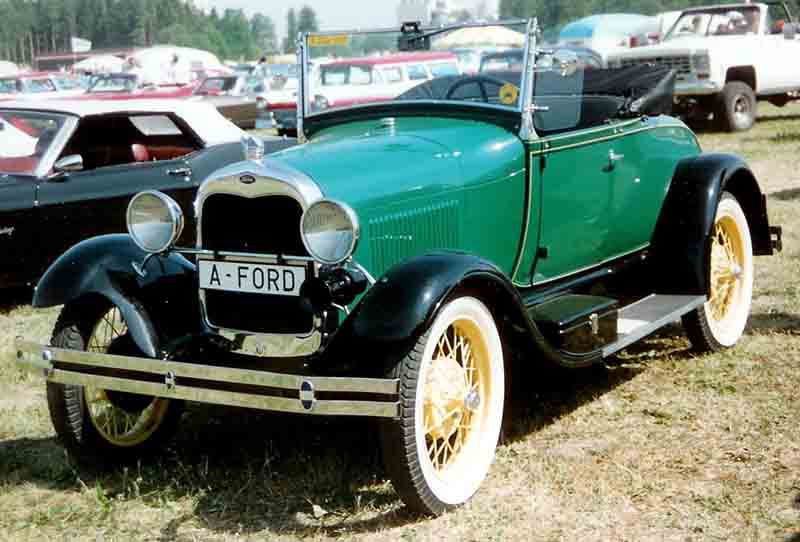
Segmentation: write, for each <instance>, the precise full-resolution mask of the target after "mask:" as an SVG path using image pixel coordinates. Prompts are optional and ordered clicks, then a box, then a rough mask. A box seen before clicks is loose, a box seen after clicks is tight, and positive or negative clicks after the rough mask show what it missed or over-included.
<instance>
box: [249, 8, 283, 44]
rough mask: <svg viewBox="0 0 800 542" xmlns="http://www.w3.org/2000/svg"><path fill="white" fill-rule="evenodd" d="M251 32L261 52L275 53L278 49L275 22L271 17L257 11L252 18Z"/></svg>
mask: <svg viewBox="0 0 800 542" xmlns="http://www.w3.org/2000/svg"><path fill="white" fill-rule="evenodd" d="M250 33H251V35H252V37H253V40H254V41H255V46H256V48H257V49H258V50H259V51H260V52H261V53H275V52H277V51H278V38H277V35H276V34H275V23H273V22H272V19H271V18H270V17H267V16H266V15H262V14H261V13H256V14H255V15H253V18H252V19H251V20H250Z"/></svg>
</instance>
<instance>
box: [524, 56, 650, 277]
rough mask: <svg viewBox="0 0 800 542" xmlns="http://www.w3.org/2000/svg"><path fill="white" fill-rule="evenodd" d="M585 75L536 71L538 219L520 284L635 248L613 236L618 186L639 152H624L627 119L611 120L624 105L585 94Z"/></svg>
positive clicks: (633, 171)
mask: <svg viewBox="0 0 800 542" xmlns="http://www.w3.org/2000/svg"><path fill="white" fill-rule="evenodd" d="M582 78H583V74H582V73H581V72H580V71H579V72H577V73H576V74H573V75H571V76H564V75H562V74H560V73H558V72H552V71H546V72H543V73H541V74H539V73H537V76H536V81H535V84H536V87H535V92H534V98H533V99H534V106H535V107H534V109H535V110H536V111H535V112H534V125H535V128H536V130H537V133H538V134H539V135H540V137H539V138H538V139H536V140H535V141H531V142H529V152H530V164H531V167H530V172H529V175H530V185H531V187H532V189H531V191H530V192H531V194H532V196H531V203H530V204H531V210H530V214H531V216H532V217H534V218H536V219H531V220H529V227H528V232H527V236H526V246H525V254H526V255H527V258H523V260H522V264H521V268H520V270H519V272H518V273H517V275H516V280H517V282H518V283H520V284H522V285H524V284H538V283H544V282H547V281H551V280H554V279H557V278H561V277H564V276H567V275H570V274H573V273H576V272H579V271H582V270H585V269H589V268H591V267H593V266H596V265H599V264H601V263H603V262H605V261H608V260H611V259H613V258H615V257H618V256H621V255H623V254H625V253H626V252H629V251H631V250H635V248H636V247H633V246H628V244H626V243H625V242H619V241H618V240H617V239H616V235H617V233H618V232H617V230H618V228H617V227H616V225H615V219H616V217H615V213H616V212H617V211H619V209H618V207H619V202H618V199H619V197H620V186H621V185H624V184H626V183H628V182H629V181H630V182H634V180H635V179H636V178H637V176H638V169H637V168H638V166H637V160H636V157H635V156H630V157H626V152H628V142H627V141H626V138H625V135H624V131H622V130H621V124H624V123H620V122H618V121H614V120H613V116H614V114H615V113H616V111H617V110H618V109H619V105H620V104H619V102H618V99H617V98H614V97H603V96H594V95H592V96H588V95H583V80H582ZM627 124H630V125H632V124H633V123H632V122H631V121H628V122H627ZM626 158H627V159H626ZM624 196H625V198H626V199H625V201H624V202H623V203H624V205H625V206H627V205H628V204H629V203H630V200H629V199H627V196H628V193H627V192H625V193H624ZM526 268H527V269H530V271H527V272H526Z"/></svg>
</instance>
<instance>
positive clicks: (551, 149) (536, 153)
mask: <svg viewBox="0 0 800 542" xmlns="http://www.w3.org/2000/svg"><path fill="white" fill-rule="evenodd" d="M661 128H682V129H685V130H688V128H687V127H686V126H684V125H682V124H660V125H657V126H644V127H642V128H637V129H635V130H628V131H621V132H618V133H615V134H611V135H608V136H604V137H597V138H594V139H587V140H586V141H580V142H578V143H570V144H568V145H564V146H561V147H548V148H545V149H542V150H538V151H531V156H539V155H542V154H549V153H553V152H559V151H563V150H567V149H575V148H577V147H584V146H586V145H591V144H593V143H601V142H603V141H610V140H612V139H617V138H620V137H625V136H628V135H634V134H638V133H640V132H647V131H650V130H658V129H661ZM605 129H606V130H609V127H606V128H605ZM580 133H581V132H575V134H580ZM542 141H543V143H544V144H545V145H547V144H548V143H549V140H542Z"/></svg>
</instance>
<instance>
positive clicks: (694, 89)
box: [675, 80, 722, 96]
mask: <svg viewBox="0 0 800 542" xmlns="http://www.w3.org/2000/svg"><path fill="white" fill-rule="evenodd" d="M720 92H722V85H720V84H719V83H715V82H714V81H698V80H691V81H678V82H677V83H675V96H710V95H712V94H719V93H720Z"/></svg>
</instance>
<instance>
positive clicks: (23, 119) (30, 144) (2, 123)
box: [0, 111, 65, 175]
mask: <svg viewBox="0 0 800 542" xmlns="http://www.w3.org/2000/svg"><path fill="white" fill-rule="evenodd" d="M64 121H65V117H64V116H63V115H54V114H52V113H38V112H34V111H0V173H12V174H21V175H33V174H34V173H35V172H36V169H37V168H38V167H39V164H40V162H41V160H42V157H43V156H44V155H45V153H47V151H48V150H49V149H50V146H51V145H52V144H53V141H54V140H55V138H56V135H57V134H58V132H59V131H60V130H61V129H62V127H63V126H64Z"/></svg>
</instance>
